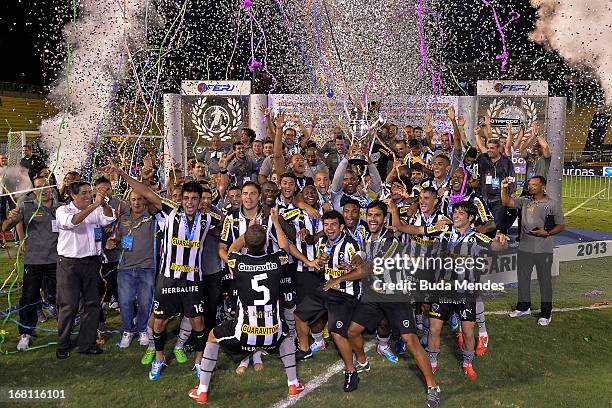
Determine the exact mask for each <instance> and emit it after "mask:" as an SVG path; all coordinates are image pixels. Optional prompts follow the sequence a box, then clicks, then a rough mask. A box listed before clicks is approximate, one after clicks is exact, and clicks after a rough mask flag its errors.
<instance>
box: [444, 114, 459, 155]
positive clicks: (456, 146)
mask: <svg viewBox="0 0 612 408" xmlns="http://www.w3.org/2000/svg"><path fill="white" fill-rule="evenodd" d="M447 116H448V119H449V120H450V121H451V123H452V124H453V149H461V132H460V130H459V125H458V124H457V120H456V119H455V108H453V107H452V106H451V107H450V108H448V112H447Z"/></svg>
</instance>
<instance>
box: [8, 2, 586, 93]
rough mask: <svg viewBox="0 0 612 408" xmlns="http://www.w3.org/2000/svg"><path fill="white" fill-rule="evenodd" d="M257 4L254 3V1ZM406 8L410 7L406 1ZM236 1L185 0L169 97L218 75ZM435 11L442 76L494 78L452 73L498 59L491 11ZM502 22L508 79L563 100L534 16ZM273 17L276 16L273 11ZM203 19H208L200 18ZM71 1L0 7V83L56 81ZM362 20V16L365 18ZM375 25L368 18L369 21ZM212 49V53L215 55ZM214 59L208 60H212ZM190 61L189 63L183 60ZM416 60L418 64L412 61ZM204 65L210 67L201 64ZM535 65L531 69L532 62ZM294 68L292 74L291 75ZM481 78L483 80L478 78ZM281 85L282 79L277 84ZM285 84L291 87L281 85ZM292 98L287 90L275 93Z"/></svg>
mask: <svg viewBox="0 0 612 408" xmlns="http://www.w3.org/2000/svg"><path fill="white" fill-rule="evenodd" d="M157 3H158V4H159V5H160V6H159V10H161V12H162V14H163V13H167V15H168V16H172V15H173V13H175V12H176V10H177V9H178V8H179V7H180V5H181V4H182V0H157ZM254 3H255V4H257V1H254ZM406 3H407V4H416V0H415V1H414V2H406ZM237 4H238V2H237V1H228V0H219V1H214V2H211V1H193V0H189V2H188V10H187V13H186V21H185V27H186V30H188V31H189V32H190V33H191V34H192V36H191V41H190V42H189V44H188V45H187V47H186V48H187V49H184V50H182V51H181V52H176V53H174V54H171V55H169V56H168V61H169V62H170V64H168V66H169V68H168V69H166V71H165V75H166V78H165V81H163V83H164V86H165V87H166V88H167V90H173V88H176V87H177V86H178V83H179V82H180V80H181V79H185V78H187V77H191V78H194V79H195V78H205V77H206V76H207V75H209V74H210V76H211V77H215V76H217V75H218V76H220V77H221V76H223V77H224V68H225V60H226V59H227V57H226V53H227V50H224V51H223V52H220V51H218V50H220V49H222V48H223V47H225V48H227V45H228V44H231V43H232V41H231V40H230V41H227V40H228V39H231V38H232V37H233V31H232V30H233V27H232V26H231V24H225V25H223V26H221V27H225V29H226V30H227V31H225V32H224V31H223V28H220V25H219V24H216V25H215V23H214V21H215V20H218V21H223V19H226V20H225V21H226V22H228V21H229V22H231V20H229V19H228V18H229V17H228V16H227V14H229V13H228V10H230V11H231V10H234V9H235V8H236V7H237ZM439 4H440V6H439V8H438V9H439V12H440V16H441V21H442V30H443V35H444V40H443V44H442V47H441V49H442V52H443V59H444V64H445V65H446V67H447V70H448V69H451V70H452V71H453V73H454V74H455V75H456V76H458V77H459V80H460V81H462V79H467V80H468V81H471V80H472V79H475V78H476V77H479V78H480V79H494V78H500V76H501V73H500V71H499V65H500V64H494V65H492V66H491V67H489V68H488V69H485V70H484V71H482V70H480V73H478V74H475V75H476V76H474V74H472V77H470V74H469V71H473V69H472V66H471V65H468V66H467V67H466V66H465V65H464V66H461V67H456V66H454V65H453V64H456V63H463V64H465V63H474V62H482V61H494V60H495V56H496V54H497V53H499V52H501V41H500V37H499V33H498V32H497V30H496V26H495V24H494V20H493V16H492V13H491V9H490V8H488V7H485V6H484V5H483V3H482V1H481V0H450V1H440V3H439ZM493 4H494V5H495V7H496V10H497V12H498V14H499V15H500V16H501V19H502V23H503V21H504V20H507V16H508V15H509V13H510V12H511V11H514V12H516V13H518V14H519V18H518V19H517V20H516V21H514V22H513V23H511V24H510V25H509V27H508V29H507V30H506V31H505V35H506V41H507V44H508V52H509V57H510V68H511V69H509V70H508V74H507V75H506V76H507V77H511V76H512V75H519V76H521V78H520V79H545V80H549V81H550V82H551V90H552V91H553V92H556V94H559V95H567V94H568V92H569V89H568V87H567V86H565V83H566V81H565V80H564V79H563V76H564V74H565V73H567V72H568V70H567V67H566V65H565V64H564V63H563V61H562V59H561V58H559V57H558V55H557V54H556V53H552V52H549V51H546V50H544V49H543V48H542V47H541V46H540V45H537V44H534V43H532V42H530V41H529V40H528V39H527V36H528V33H529V32H530V31H531V30H532V29H533V25H534V21H535V18H536V11H535V10H534V9H533V8H532V7H531V6H530V5H529V2H528V0H508V1H497V2H494V3H493ZM272 12H274V10H272ZM203 16H206V17H207V18H203ZM70 17H71V0H21V1H20V0H2V1H1V2H0V55H3V56H5V63H4V64H2V65H1V66H0V82H17V83H26V84H35V85H45V86H48V85H50V84H52V82H53V80H54V79H55V78H56V76H57V75H58V74H61V67H62V63H63V61H64V59H65V55H66V49H65V47H64V45H63V34H62V27H63V26H64V25H65V24H66V23H67V22H69V21H70ZM366 18H367V16H366ZM372 18H374V17H372ZM267 34H268V35H270V36H271V37H273V36H275V35H278V33H275V32H274V31H272V30H271V31H269V32H268V33H267ZM271 42H273V43H274V44H281V45H283V46H286V49H287V51H286V52H287V54H292V57H293V59H295V61H294V63H295V64H296V66H297V65H298V64H299V63H300V61H298V60H297V58H295V56H296V55H297V54H295V50H290V48H291V47H292V45H291V43H289V42H285V43H283V42H282V41H278V40H277V41H274V39H272V41H271ZM200 44H207V47H206V48H197V49H195V48H194V49H192V50H190V49H189V47H200ZM215 50H217V52H216V51H215ZM215 54H217V55H216V58H215V57H212V58H211V57H210V56H211V55H213V56H214V55H215ZM186 56H188V57H186ZM414 57H415V58H416V59H419V58H420V57H419V56H418V55H415V56H414ZM235 59H236V62H235V63H234V64H233V67H232V70H231V72H230V77H232V78H233V79H242V77H243V76H244V75H245V74H248V71H246V72H245V67H246V65H247V64H248V52H246V51H245V49H239V50H238V55H237V56H236V58H235ZM280 59H281V58H276V60H275V61H273V62H274V63H276V64H286V63H287V62H286V61H279V60H280ZM519 60H520V62H521V64H522V67H523V68H527V69H522V70H519V72H518V73H517V71H515V70H514V69H516V64H514V65H515V66H514V67H513V63H514V62H515V61H519ZM207 61H208V66H206V63H207ZM534 61H535V63H534ZM295 69H298V68H295ZM484 77H487V78H484ZM280 80H281V83H282V80H283V78H280ZM286 82H290V80H289V79H287V81H286ZM588 82H589V83H590V84H591V85H590V86H583V87H581V88H580V92H581V94H582V95H581V96H582V97H586V96H588V95H589V94H597V92H598V90H597V87H594V86H592V81H588ZM450 86H451V92H450V93H458V92H459V89H457V88H456V87H454V89H452V88H453V86H452V84H451V85H450ZM280 90H281V91H282V90H285V91H291V88H290V87H287V86H285V87H284V88H281V89H280Z"/></svg>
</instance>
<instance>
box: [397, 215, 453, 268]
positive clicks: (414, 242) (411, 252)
mask: <svg viewBox="0 0 612 408" xmlns="http://www.w3.org/2000/svg"><path fill="white" fill-rule="evenodd" d="M442 219H446V220H447V221H448V222H451V220H450V219H449V218H448V217H446V216H445V215H444V214H442V213H441V212H439V211H435V212H434V213H433V214H432V215H431V216H429V217H427V216H426V215H425V214H423V213H422V212H421V211H418V212H417V213H416V214H415V215H414V216H413V217H412V218H410V221H408V224H409V225H415V226H417V227H425V228H426V232H427V234H426V235H410V236H408V235H406V234H403V235H402V243H403V244H404V245H405V247H404V254H406V255H408V256H410V257H414V258H419V257H423V258H427V257H430V256H431V255H432V253H433V252H434V243H435V242H436V240H435V235H436V234H441V233H442V231H441V230H439V229H437V228H436V224H437V223H438V221H440V220H442Z"/></svg>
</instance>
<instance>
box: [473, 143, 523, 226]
mask: <svg viewBox="0 0 612 408" xmlns="http://www.w3.org/2000/svg"><path fill="white" fill-rule="evenodd" d="M499 146H500V144H499V140H496V139H494V140H489V142H487V153H484V154H482V155H481V156H480V157H479V159H478V176H479V177H478V178H479V183H480V187H479V188H480V194H481V195H482V197H483V198H484V200H485V202H486V203H487V205H488V206H489V210H491V213H492V214H493V219H494V220H495V225H496V226H497V229H498V230H499V231H501V232H502V234H507V233H508V229H509V228H510V226H511V225H509V224H510V222H509V219H508V216H507V215H506V209H505V208H504V206H503V205H502V202H501V182H502V180H504V179H506V178H507V177H512V178H515V173H514V165H513V164H512V160H510V159H509V158H508V157H506V156H502V154H501V153H500V150H499ZM515 190H516V187H515V185H514V184H512V185H511V187H510V188H509V189H508V194H509V195H513V194H514V192H515Z"/></svg>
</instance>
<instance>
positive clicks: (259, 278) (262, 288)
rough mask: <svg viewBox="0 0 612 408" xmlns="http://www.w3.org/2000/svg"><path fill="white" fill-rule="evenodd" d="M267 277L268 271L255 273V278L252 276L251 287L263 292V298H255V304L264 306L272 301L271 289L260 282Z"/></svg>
mask: <svg viewBox="0 0 612 408" xmlns="http://www.w3.org/2000/svg"><path fill="white" fill-rule="evenodd" d="M265 279H268V274H267V273H260V274H259V275H255V276H253V278H251V287H252V288H253V290H254V291H255V292H259V293H262V294H263V299H260V300H255V302H254V304H255V306H263V305H266V304H268V302H269V301H270V289H268V288H267V287H265V286H262V285H260V284H259V282H260V281H262V280H265Z"/></svg>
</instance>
